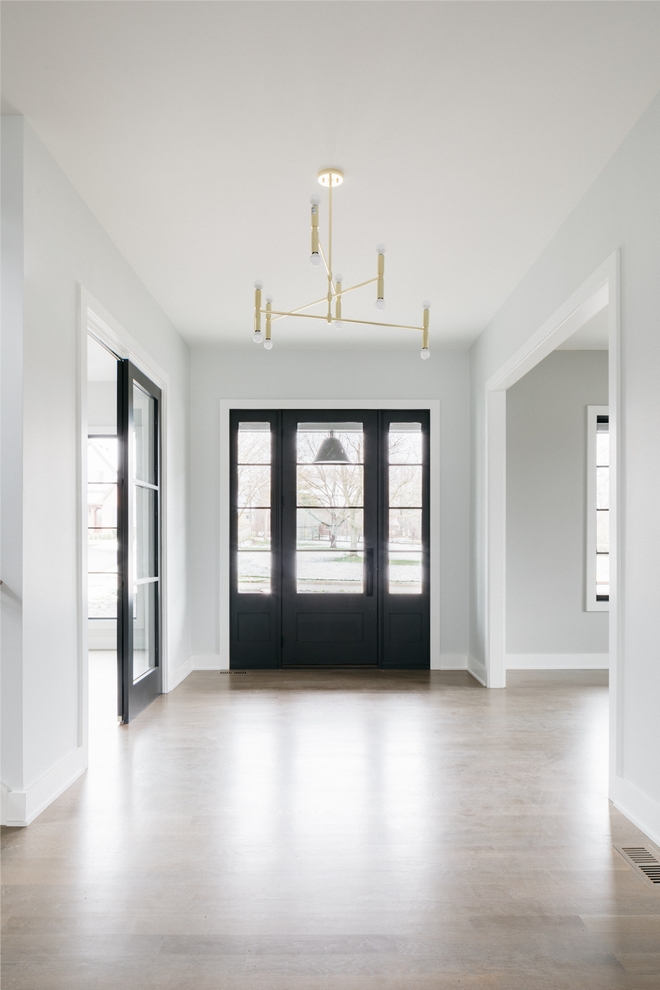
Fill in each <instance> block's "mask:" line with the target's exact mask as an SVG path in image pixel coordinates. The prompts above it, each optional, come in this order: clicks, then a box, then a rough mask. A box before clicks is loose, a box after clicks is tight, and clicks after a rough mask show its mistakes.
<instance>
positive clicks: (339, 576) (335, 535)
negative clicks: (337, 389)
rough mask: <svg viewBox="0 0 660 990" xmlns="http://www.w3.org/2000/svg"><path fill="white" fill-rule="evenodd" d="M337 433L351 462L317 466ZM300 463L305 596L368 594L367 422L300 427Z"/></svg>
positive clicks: (300, 575) (300, 560)
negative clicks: (324, 447)
mask: <svg viewBox="0 0 660 990" xmlns="http://www.w3.org/2000/svg"><path fill="white" fill-rule="evenodd" d="M331 430H332V432H333V434H334V436H335V438H336V439H337V440H338V441H339V442H340V443H341V445H342V447H343V449H344V451H345V453H346V456H347V457H348V459H349V461H350V463H348V464H342V463H331V464H315V463H314V458H315V457H316V455H317V454H318V452H319V448H320V447H321V444H322V443H323V441H324V440H325V439H326V437H328V436H329V433H330V431H331ZM297 461H298V466H297V480H296V492H297V505H298V508H297V510H296V511H297V542H296V548H297V553H296V587H297V591H298V593H299V594H335V595H336V594H358V595H359V594H362V590H363V581H364V573H363V572H364V563H363V554H362V550H363V547H364V526H363V520H364V509H363V505H364V432H363V427H362V423H299V424H298V432H297Z"/></svg>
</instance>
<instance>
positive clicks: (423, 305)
mask: <svg viewBox="0 0 660 990" xmlns="http://www.w3.org/2000/svg"><path fill="white" fill-rule="evenodd" d="M430 308H431V303H430V302H429V301H428V299H425V300H424V302H423V303H422V309H430Z"/></svg>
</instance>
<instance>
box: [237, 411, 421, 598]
mask: <svg viewBox="0 0 660 990" xmlns="http://www.w3.org/2000/svg"><path fill="white" fill-rule="evenodd" d="M331 430H332V432H333V435H334V437H335V438H336V439H337V440H338V441H339V442H340V443H341V445H342V447H343V449H344V451H345V453H346V456H347V457H348V463H341V462H333V463H321V464H317V463H314V460H315V458H316V456H317V454H318V451H319V448H320V447H321V444H322V443H323V441H324V440H325V439H326V438H327V437H328V436H329V433H330V431H331ZM296 440H297V467H296V473H297V477H296V492H297V509H296V513H297V533H296V550H297V553H296V585H297V590H298V592H299V593H300V594H362V592H363V582H364V573H363V571H364V564H363V551H364V509H363V505H364V462H363V458H364V433H363V428H362V423H299V424H298V431H297V437H296ZM389 461H390V466H389V505H390V508H389V550H390V552H389V590H390V592H391V593H393V594H420V593H421V590H422V433H421V424H419V423H401V424H396V423H394V424H392V425H391V428H390V433H389ZM238 462H239V463H238V510H237V511H238V551H239V552H238V590H239V592H244V593H252V594H254V593H262V594H267V593H269V592H270V588H271V584H270V573H271V554H270V549H271V543H270V532H271V510H270V490H271V437H270V425H269V424H268V423H240V424H239V431H238Z"/></svg>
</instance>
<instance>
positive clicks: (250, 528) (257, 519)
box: [237, 423, 272, 595]
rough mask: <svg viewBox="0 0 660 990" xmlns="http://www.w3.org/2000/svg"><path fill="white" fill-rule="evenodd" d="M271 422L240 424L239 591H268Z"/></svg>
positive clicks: (269, 570)
mask: <svg viewBox="0 0 660 990" xmlns="http://www.w3.org/2000/svg"><path fill="white" fill-rule="evenodd" d="M271 456H272V455H271V435H270V423H239V426H238V499H237V505H238V567H237V570H238V591H239V592H240V593H242V594H247V593H249V594H266V595H267V594H269V593H270V574H271V555H270V477H271V474H270V473H271Z"/></svg>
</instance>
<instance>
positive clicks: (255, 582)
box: [236, 550, 271, 595]
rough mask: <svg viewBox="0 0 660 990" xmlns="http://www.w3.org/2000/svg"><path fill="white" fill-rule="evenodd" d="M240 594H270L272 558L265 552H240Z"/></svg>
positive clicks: (238, 561) (238, 559)
mask: <svg viewBox="0 0 660 990" xmlns="http://www.w3.org/2000/svg"><path fill="white" fill-rule="evenodd" d="M236 557H237V562H236V563H237V567H236V570H237V578H238V593H239V594H240V595H259V594H262V595H268V594H270V571H271V556H270V554H269V553H265V552H264V551H261V552H259V551H254V552H250V551H249V550H239V551H238V553H237V555H236Z"/></svg>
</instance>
